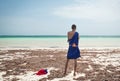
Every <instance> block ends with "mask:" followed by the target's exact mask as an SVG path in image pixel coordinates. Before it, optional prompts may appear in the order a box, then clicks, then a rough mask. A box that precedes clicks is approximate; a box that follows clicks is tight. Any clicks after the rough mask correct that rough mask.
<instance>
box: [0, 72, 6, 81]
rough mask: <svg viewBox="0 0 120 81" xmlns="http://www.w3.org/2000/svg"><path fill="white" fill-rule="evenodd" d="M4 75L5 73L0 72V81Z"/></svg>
mask: <svg viewBox="0 0 120 81" xmlns="http://www.w3.org/2000/svg"><path fill="white" fill-rule="evenodd" d="M4 74H6V72H4V71H3V72H0V81H3V80H4V79H3V76H2V75H4Z"/></svg>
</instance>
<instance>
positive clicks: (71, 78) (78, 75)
mask: <svg viewBox="0 0 120 81" xmlns="http://www.w3.org/2000/svg"><path fill="white" fill-rule="evenodd" d="M79 77H85V74H84V73H77V74H76V76H73V71H72V72H71V73H69V74H68V75H67V76H65V77H62V78H54V79H53V80H47V81H60V80H70V81H76V80H74V79H76V78H79Z"/></svg>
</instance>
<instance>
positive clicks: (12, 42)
mask: <svg viewBox="0 0 120 81" xmlns="http://www.w3.org/2000/svg"><path fill="white" fill-rule="evenodd" d="M79 46H80V47H120V36H81V37H80V41H79ZM67 47H68V43H67V37H66V36H0V48H67Z"/></svg>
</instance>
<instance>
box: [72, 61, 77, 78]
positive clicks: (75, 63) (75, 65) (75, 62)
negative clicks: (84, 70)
mask: <svg viewBox="0 0 120 81" xmlns="http://www.w3.org/2000/svg"><path fill="white" fill-rule="evenodd" d="M76 67H77V59H74V74H73V75H74V76H75V75H76Z"/></svg>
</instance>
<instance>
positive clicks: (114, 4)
mask: <svg viewBox="0 0 120 81" xmlns="http://www.w3.org/2000/svg"><path fill="white" fill-rule="evenodd" d="M119 4H120V0H75V2H74V3H73V4H71V5H68V6H64V7H59V8H56V9H55V11H54V12H53V14H55V15H57V16H60V17H64V18H72V19H87V20H93V21H98V22H110V21H116V20H120V5H119Z"/></svg>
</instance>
